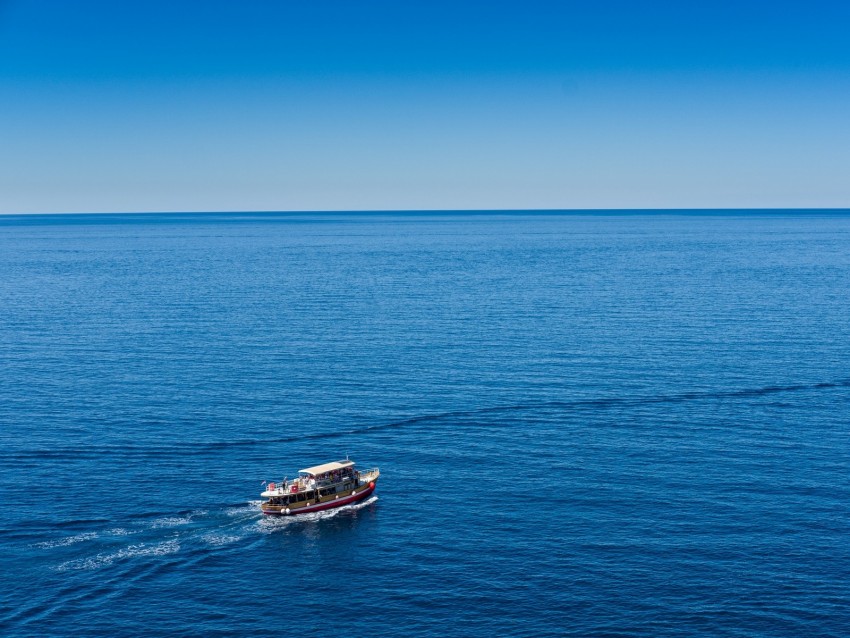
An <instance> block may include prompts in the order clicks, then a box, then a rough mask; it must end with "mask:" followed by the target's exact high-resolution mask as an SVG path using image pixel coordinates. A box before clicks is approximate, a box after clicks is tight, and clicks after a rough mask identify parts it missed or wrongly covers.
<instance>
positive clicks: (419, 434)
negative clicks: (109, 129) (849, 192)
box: [0, 210, 850, 638]
mask: <svg viewBox="0 0 850 638" xmlns="http://www.w3.org/2000/svg"><path fill="white" fill-rule="evenodd" d="M345 458H350V459H352V460H354V461H356V462H357V464H358V466H360V467H363V468H367V467H378V468H380V471H381V478H380V480H379V482H378V486H377V490H376V492H375V495H374V496H372V497H370V498H369V499H368V500H367V501H365V502H363V503H361V504H358V505H356V506H350V507H345V508H341V509H338V510H333V511H330V512H326V513H323V514H315V515H309V516H307V517H304V518H292V517H289V518H273V517H264V516H263V515H262V513H261V512H260V510H259V508H258V505H259V503H260V493H261V492H262V491H263V485H264V482H266V481H279V480H281V479H283V478H284V477H289V478H292V477H293V476H294V475H295V474H296V473H297V472H298V470H299V469H301V468H304V467H307V466H310V465H315V464H319V463H324V462H327V461H333V460H339V459H345ZM0 633H1V634H2V635H3V636H235V635H239V636H271V635H275V636H297V637H299V638H303V637H305V636H357V637H360V638H366V637H369V638H375V637H377V636H423V637H425V636H427V637H449V636H463V637H471V638H476V637H485V636H486V637H488V638H492V637H501V636H528V637H531V636H534V637H546V636H611V637H615V636H618V637H631V636H646V637H657V636H807V637H818V636H823V637H826V636H830V637H839V636H848V635H850V211H823V210H820V211H818V210H812V211H802V210H795V211H770V210H755V211H753V210H737V211H669V210H668V211H606V212H596V213H594V212H588V211H585V212H581V211H578V212H577V211H573V212H558V211H546V212H533V211H531V212H512V211H492V212H487V211H482V212H476V213H461V212H451V211H447V212H417V213H393V212H375V213H364V212H360V213H355V212H352V213H289V214H282V213H281V214H277V213H256V214H247V213H234V214H224V213H216V214H212V213H211V214H139V215H118V214H115V215H111V214H107V215H44V216H42V215H34V216H33V215H28V216H14V215H7V216H3V217H0Z"/></svg>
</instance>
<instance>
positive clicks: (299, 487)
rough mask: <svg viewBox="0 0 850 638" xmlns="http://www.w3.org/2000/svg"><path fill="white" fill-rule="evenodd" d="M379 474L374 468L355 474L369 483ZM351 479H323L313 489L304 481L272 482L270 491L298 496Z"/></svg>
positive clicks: (362, 480)
mask: <svg viewBox="0 0 850 638" xmlns="http://www.w3.org/2000/svg"><path fill="white" fill-rule="evenodd" d="M379 473H380V472H379V471H378V468H377V467H373V468H371V469H368V470H360V471H359V472H357V473H356V474H355V476H356V477H358V478H359V479H360V481H361V482H368V481H371V480H372V479H374V478H375V477H376V476H378V474H379ZM349 479H350V477H345V478H342V479H341V480H337V481H334V480H332V479H321V480H318V481H316V483H315V486H312V487H311V486H310V484H309V483H308V482H307V481H305V480H303V479H290V480H284V481H281V482H280V483H278V482H272V483H270V484H269V488H270V490H274V491H277V492H279V493H281V495H282V496H283V495H286V494H298V493H299V492H306V491H308V490H312V489H316V488H319V489H323V488H327V487H331V486H333V485H342V484H343V483H346V482H348V481H349ZM272 485H274V487H273V488H272V487H271V486H272ZM293 487H295V488H296V489H295V490H293V489H292V488H293Z"/></svg>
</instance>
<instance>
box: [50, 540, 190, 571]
mask: <svg viewBox="0 0 850 638" xmlns="http://www.w3.org/2000/svg"><path fill="white" fill-rule="evenodd" d="M178 551H180V543H179V542H178V541H177V540H170V541H165V542H162V543H156V544H154V545H148V544H145V543H139V544H138V545H130V546H128V547H125V548H123V549H120V550H118V551H116V552H112V553H108V554H107V553H103V554H97V555H95V556H91V557H89V558H78V559H74V560H69V561H65V562H64V563H62V564H60V565H58V566H57V567H56V571H58V572H65V571H75V570H83V569H85V570H93V569H100V568H102V567H108V566H109V565H112V564H113V563H114V562H116V561H120V560H125V559H128V558H137V557H140V556H165V555H167V554H174V553H176V552H178Z"/></svg>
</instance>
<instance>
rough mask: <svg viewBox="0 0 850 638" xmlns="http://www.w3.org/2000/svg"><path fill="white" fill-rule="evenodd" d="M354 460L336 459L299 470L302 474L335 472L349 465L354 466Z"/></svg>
mask: <svg viewBox="0 0 850 638" xmlns="http://www.w3.org/2000/svg"><path fill="white" fill-rule="evenodd" d="M353 466H354V461H334V462H333V463H325V464H324V465H316V466H315V467H308V468H305V469H303V470H298V471H299V472H301V473H302V474H313V475H314V476H315V475H316V474H324V473H325V472H333V471H334V470H344V469H345V468H347V467H353Z"/></svg>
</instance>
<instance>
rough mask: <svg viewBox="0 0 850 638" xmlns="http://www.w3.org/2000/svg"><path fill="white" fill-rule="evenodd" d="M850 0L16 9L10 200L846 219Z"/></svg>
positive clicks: (5, 119) (55, 208)
mask: <svg viewBox="0 0 850 638" xmlns="http://www.w3.org/2000/svg"><path fill="white" fill-rule="evenodd" d="M848 32H850V3H843V2H822V1H821V2H819V1H813V2H807V3H803V2H773V3H769V4H768V3H763V2H747V1H740V2H725V1H718V2H711V3H680V2H644V3H641V2H622V1H621V2H612V1H609V0H601V1H599V2H540V1H534V0H530V1H528V2H522V3H518V2H498V1H493V2H486V3H485V2H442V1H436V0H432V1H430V2H404V3H400V2H397V1H396V2H370V1H364V2H357V1H355V0H347V1H331V0H328V1H319V0H313V1H310V2H304V1H296V0H288V1H287V0H278V1H271V0H255V1H253V2H240V3H235V2H218V1H209V2H204V3H193V2H168V3H166V2H161V1H158V0H154V1H149V2H144V3H141V2H93V1H83V2H78V3H68V2H59V1H53V2H49V1H41V0H30V1H26V2H25V1H23V0H19V1H15V0H6V1H5V2H4V1H2V0H0V213H30V212H33V213H37V212H43V213H50V212H126V211H151V212H156V211H238V210H246V211H251V210H275V211H278V210H281V211H282V210H387V209H390V210H402V209H453V210H454V209H521V208H583V209H584V208H748V207H753V208H772V207H777V208H795V207H802V208H809V207H812V208H814V207H822V208H845V207H850V179H848V176H849V175H850V38H848V37H847V35H846V34H847V33H848Z"/></svg>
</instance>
